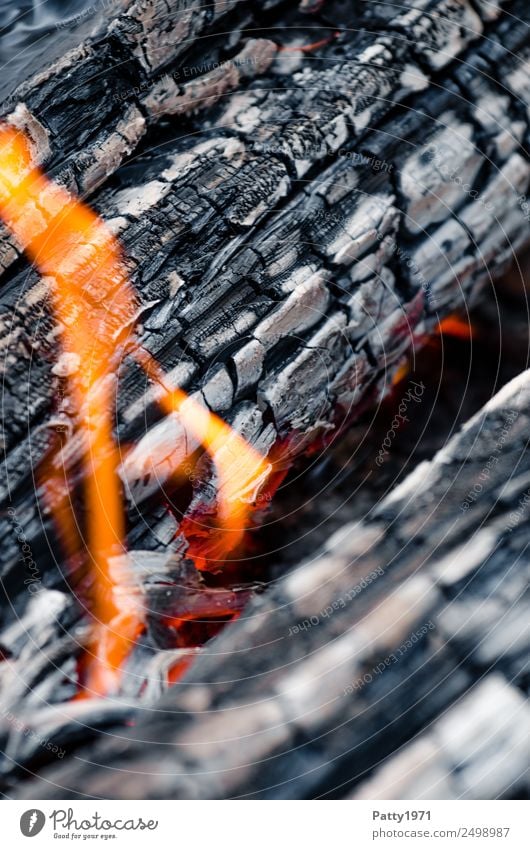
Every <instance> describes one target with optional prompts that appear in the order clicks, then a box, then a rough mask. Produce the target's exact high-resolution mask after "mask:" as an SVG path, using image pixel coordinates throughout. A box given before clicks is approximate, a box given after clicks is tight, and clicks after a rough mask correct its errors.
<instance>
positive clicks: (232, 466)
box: [0, 124, 271, 693]
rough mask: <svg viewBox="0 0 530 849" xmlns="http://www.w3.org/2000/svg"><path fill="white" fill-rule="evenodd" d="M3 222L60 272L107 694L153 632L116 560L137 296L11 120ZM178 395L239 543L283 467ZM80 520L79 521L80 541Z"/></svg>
mask: <svg viewBox="0 0 530 849" xmlns="http://www.w3.org/2000/svg"><path fill="white" fill-rule="evenodd" d="M0 218H2V219H3V221H4V222H5V224H6V225H7V226H8V228H9V229H10V230H11V231H12V233H13V234H14V235H15V237H16V239H17V241H18V243H19V245H20V246H21V247H22V248H23V249H24V250H25V251H26V253H27V255H28V256H29V258H30V259H31V260H32V261H33V262H34V263H35V265H36V266H37V268H38V269H39V271H40V272H41V274H43V275H45V276H46V277H47V278H48V282H49V284H50V286H51V291H52V303H53V309H54V312H55V316H56V318H57V319H58V322H59V326H60V329H61V336H62V347H63V357H66V358H67V360H66V362H67V369H66V371H67V374H68V378H69V381H70V386H71V390H72V394H73V397H74V401H75V406H76V410H77V412H78V415H79V419H80V422H81V425H82V428H81V430H82V435H83V439H84V458H83V461H84V465H85V472H86V475H85V477H86V482H85V502H86V515H87V527H86V534H87V549H88V553H89V557H90V561H91V564H92V569H93V575H94V597H93V600H92V615H93V617H94V619H95V621H96V627H95V633H94V645H93V656H92V658H91V660H90V661H89V664H88V665H89V670H88V676H87V677H88V683H87V689H88V690H90V691H92V692H94V691H95V692H96V693H105V692H108V691H109V690H112V689H114V688H115V687H116V685H117V683H118V681H119V668H120V666H121V665H122V664H123V661H124V660H125V659H126V657H127V655H128V653H129V651H130V649H131V647H132V645H133V643H134V641H135V640H136V639H137V638H138V636H139V634H140V633H141V630H142V627H143V623H142V617H141V612H140V611H139V610H123V609H120V607H119V606H118V605H117V604H116V601H115V597H116V593H114V589H115V585H114V583H113V579H112V576H111V573H110V568H109V558H110V557H111V556H113V555H115V554H116V553H119V552H120V551H123V545H124V536H125V528H124V509H123V502H122V492H121V488H120V484H119V478H118V475H117V467H118V459H119V458H118V452H117V449H116V446H115V443H114V439H113V432H112V431H113V427H112V424H113V423H112V415H111V411H112V393H113V390H114V387H115V377H114V374H115V368H116V365H117V358H118V356H119V355H123V353H124V352H125V342H124V341H122V342H121V343H116V334H117V333H118V332H119V331H120V329H121V328H122V327H124V326H130V325H131V324H132V322H133V318H134V314H135V312H136V298H135V295H134V292H133V290H132V288H131V286H130V284H129V281H128V277H127V273H126V269H125V266H124V261H123V255H122V251H121V248H120V245H119V243H118V241H117V240H116V239H115V237H114V236H113V234H112V233H111V232H110V230H109V229H108V227H107V226H106V225H105V223H104V222H103V221H102V220H101V219H100V218H99V217H98V216H97V215H96V214H95V213H94V212H92V211H91V210H90V209H89V208H88V207H87V206H86V205H85V204H83V203H82V202H81V201H79V200H78V199H76V198H74V197H73V196H72V195H71V194H69V193H68V192H67V191H66V190H65V189H64V188H62V187H60V186H58V185H57V184H55V183H53V182H52V181H51V180H49V179H48V178H47V177H46V176H45V175H44V174H43V173H42V172H41V171H40V170H39V169H38V168H37V167H36V166H35V164H34V161H33V155H32V149H31V143H30V141H29V139H28V138H26V136H25V135H24V134H23V133H22V132H21V131H19V130H17V129H15V128H14V127H11V126H9V125H6V124H4V125H0ZM133 348H134V351H135V356H136V357H137V358H138V359H139V360H140V362H141V363H142V365H143V366H144V367H145V369H146V371H147V373H148V374H149V375H150V376H151V377H153V378H154V379H156V380H157V381H158V382H159V383H160V384H161V385H162V386H164V387H165V382H164V381H165V377H164V375H163V373H162V371H161V370H160V369H159V367H158V365H157V364H156V363H155V361H154V360H153V359H152V358H151V357H150V356H149V355H148V354H147V352H144V351H143V349H140V348H139V347H138V346H133ZM166 390H167V391H166V393H165V395H164V398H163V400H162V405H163V408H164V409H165V410H166V412H168V413H174V412H176V411H178V412H179V415H180V417H181V419H182V420H183V423H184V425H185V427H186V428H187V429H189V430H190V431H191V432H192V433H193V434H194V435H195V436H196V438H197V440H198V441H199V442H200V443H201V444H202V445H203V446H204V447H205V448H206V449H207V450H208V451H209V452H210V454H211V456H212V458H213V459H214V462H215V465H216V468H217V473H218V477H219V481H220V489H219V494H218V502H219V513H220V519H221V522H222V525H223V529H224V530H225V531H226V532H227V534H228V538H227V543H226V545H227V549H228V550H231V549H232V547H233V546H234V545H236V544H237V543H238V542H239V540H240V539H241V536H242V534H243V531H244V529H245V527H246V523H247V521H248V513H249V509H250V508H249V502H250V501H252V498H253V495H254V494H255V492H256V488H257V487H259V486H260V485H261V483H262V482H263V481H264V480H265V479H266V477H267V476H268V474H269V472H270V468H271V467H270V465H267V464H265V463H264V461H263V458H262V457H261V455H260V454H258V453H257V452H256V451H254V449H252V448H251V447H250V446H249V445H248V444H247V443H246V442H245V440H244V439H243V438H242V437H241V436H239V435H238V434H237V433H235V432H234V431H233V430H232V429H231V428H230V427H229V426H228V425H227V424H225V423H224V422H223V421H221V420H220V419H219V418H217V417H216V416H214V415H213V414H212V413H210V412H209V411H207V410H205V409H204V408H202V407H201V406H200V405H199V404H194V403H190V401H191V399H189V398H188V396H187V395H186V393H185V392H183V391H182V390H180V389H167V387H166ZM185 400H187V401H188V404H187V405H186V407H185V408H184V407H182V404H183V401H185ZM52 488H53V483H52ZM56 489H58V490H61V487H60V486H59V487H57V486H56ZM65 491H67V487H66V488H65V487H64V485H63V486H62V497H61V498H59V499H58V500H59V502H60V503H59V504H57V502H55V503H54V504H52V507H53V509H54V515H55V518H56V521H61V522H63V521H64V522H65V523H66V522H67V518H66V515H65V514H66V512H67V511H66V510H65V502H66V498H65V497H64V493H65ZM70 518H71V517H70ZM73 524H74V523H72V521H69V526H70V531H69V534H70V536H71V534H72V530H71V529H72V526H73Z"/></svg>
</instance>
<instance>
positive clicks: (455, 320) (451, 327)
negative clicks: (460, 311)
mask: <svg viewBox="0 0 530 849" xmlns="http://www.w3.org/2000/svg"><path fill="white" fill-rule="evenodd" d="M438 333H439V334H440V335H441V336H454V337H456V338H457V339H463V340H470V339H473V337H474V336H475V332H474V329H473V326H472V324H471V322H470V321H464V319H463V318H460V317H459V316H457V315H449V316H447V318H443V319H442V320H441V321H440V322H438Z"/></svg>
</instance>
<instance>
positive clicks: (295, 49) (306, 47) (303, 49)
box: [279, 30, 340, 53]
mask: <svg viewBox="0 0 530 849" xmlns="http://www.w3.org/2000/svg"><path fill="white" fill-rule="evenodd" d="M339 35H340V32H339V31H338V30H337V32H334V33H332V35H329V36H327V38H321V39H320V41H313V42H312V44H295V45H291V46H289V47H280V48H279V52H280V53H311V52H312V51H313V50H318V49H319V48H320V47H325V46H326V45H327V44H331V42H332V41H333V40H334V39H335V38H338V36H339Z"/></svg>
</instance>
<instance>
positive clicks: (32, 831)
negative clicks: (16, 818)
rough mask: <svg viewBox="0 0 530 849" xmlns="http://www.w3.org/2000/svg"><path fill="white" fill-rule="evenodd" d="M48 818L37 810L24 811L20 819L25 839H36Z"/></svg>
mask: <svg viewBox="0 0 530 849" xmlns="http://www.w3.org/2000/svg"><path fill="white" fill-rule="evenodd" d="M45 822H46V817H45V816H44V814H43V813H42V811H39V810H38V809H37V808H31V810H29V811H24V813H23V814H22V816H21V817H20V830H21V832H22V834H23V835H24V837H35V835H36V834H38V833H39V832H40V831H42V829H43V828H44V823H45Z"/></svg>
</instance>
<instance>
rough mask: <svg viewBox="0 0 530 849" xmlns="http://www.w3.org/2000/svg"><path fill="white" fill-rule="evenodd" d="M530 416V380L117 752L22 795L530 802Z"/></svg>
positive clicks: (212, 648) (255, 606)
mask: <svg viewBox="0 0 530 849" xmlns="http://www.w3.org/2000/svg"><path fill="white" fill-rule="evenodd" d="M529 410H530V372H524V373H523V374H522V375H520V376H519V377H518V378H516V379H515V380H513V381H512V382H511V383H509V384H508V385H507V386H506V387H504V389H502V390H501V392H499V393H498V395H496V396H495V397H494V398H493V399H492V401H490V402H489V403H488V404H487V405H486V406H485V408H483V409H482V410H481V411H479V413H477V414H476V415H475V416H474V417H473V418H472V419H471V420H470V421H469V422H468V423H467V424H466V426H465V427H464V428H463V429H462V431H461V432H460V433H459V434H458V435H457V436H455V437H454V438H453V439H452V440H451V441H450V442H449V443H448V444H447V445H446V446H445V447H444V448H443V449H442V450H441V451H439V452H438V454H437V455H436V456H435V457H434V458H433V460H432V461H429V462H424V463H422V464H421V465H420V466H418V467H417V469H416V470H415V471H414V472H413V473H412V474H411V475H410V476H409V477H408V478H406V479H405V481H404V482H403V483H402V484H401V485H400V486H398V487H397V488H396V489H395V490H394V491H393V492H392V493H391V494H390V495H389V496H388V497H387V498H386V499H384V500H383V502H381V504H380V505H379V506H377V507H375V508H374V510H373V511H372V512H371V513H370V515H369V516H368V517H367V519H366V520H365V521H364V522H361V523H355V524H352V525H349V526H345V527H344V528H343V529H341V530H340V531H339V532H338V533H336V534H335V535H334V537H333V538H331V539H330V540H329V543H328V544H327V546H326V547H325V549H324V550H321V551H319V552H317V553H316V555H315V556H314V557H313V558H311V559H310V560H309V561H307V562H305V563H303V564H301V565H300V566H299V568H297V569H296V570H294V571H293V572H292V573H290V574H288V575H287V576H286V577H284V578H283V579H281V580H280V581H278V582H277V583H276V585H275V586H274V587H272V588H270V589H269V591H268V592H267V593H266V594H265V595H264V596H261V597H257V598H255V599H254V600H253V601H251V602H250V603H249V604H248V606H247V607H246V609H245V613H244V616H243V617H242V618H241V619H240V620H239V621H238V622H237V623H234V624H232V625H231V626H230V627H229V628H227V629H225V630H224V631H223V632H222V634H221V635H220V636H219V637H217V638H216V639H215V640H213V642H212V643H211V644H210V645H209V647H208V650H207V651H205V652H203V653H202V654H201V655H200V656H199V657H198V658H197V660H196V661H195V663H194V664H193V666H192V667H191V669H190V670H189V671H188V673H187V674H186V676H185V677H184V678H183V679H182V681H181V682H179V683H177V684H176V685H175V686H174V687H172V688H171V689H169V690H168V691H167V692H166V693H165V695H163V696H162V697H161V698H160V699H159V700H157V701H155V702H154V705H153V707H154V708H155V709H154V710H152V709H151V710H149V709H148V708H147V707H146V708H144V709H141V708H140V709H138V710H137V711H136V716H137V722H136V723H135V726H134V728H133V729H132V730H129V731H127V732H126V733H125V735H123V734H121V733H120V739H119V741H117V742H116V743H109V742H108V741H105V743H104V744H102V745H99V747H98V746H97V745H96V746H95V747H93V748H92V749H91V750H90V757H89V758H87V759H86V760H84V759H83V756H82V754H81V756H80V757H79V759H72V760H71V761H70V762H67V761H65V762H64V763H62V764H61V765H60V767H57V766H55V767H51V768H49V769H48V770H47V771H45V772H44V773H43V775H42V778H41V779H39V780H38V781H37V782H32V783H30V784H29V785H28V787H27V788H26V789H25V790H24V791H23V792H24V793H25V794H27V797H28V798H43V797H54V796H58V797H61V796H64V795H65V794H68V795H70V794H73V795H74V796H75V797H76V798H86V797H87V796H88V797H91V796H95V797H98V796H102V797H105V798H106V797H111V798H137V797H138V794H142V796H143V797H144V798H168V797H169V798H173V797H176V798H200V799H204V798H242V797H244V798H269V799H270V798H295V799H297V798H298V799H299V798H314V797H317V796H318V797H322V796H327V797H332V798H336V797H341V796H344V795H347V794H348V793H353V794H354V796H355V798H373V797H374V796H375V797H377V798H388V797H390V798H441V797H442V798H459V797H460V796H463V797H464V798H478V799H480V798H496V797H498V796H503V795H508V796H511V795H517V794H518V793H524V792H525V788H526V781H527V775H526V770H527V764H526V757H525V740H526V739H527V738H528V732H529V730H530V712H529V711H528V704H527V702H526V700H525V698H524V695H523V694H524V693H525V692H526V690H527V687H528V652H529V648H530V627H529V621H530V619H529V615H528V614H529V603H528V575H527V571H528V570H527V566H526V556H525V552H526V551H527V548H528V541H529V530H528V521H527V514H528V509H529V506H530V495H529V483H530V452H529V450H528V428H529V425H530V422H529V417H530V413H529ZM220 658H222V662H220ZM56 716H57V718H56V720H55V723H56V727H57V724H58V723H59V722H62V721H64V718H63V717H62V707H59V708H57V709H56ZM462 717H464V721H462ZM25 721H27V722H28V723H31V722H33V723H35V726H33V727H38V720H37V719H36V718H35V717H34V715H33V713H32V714H31V715H28V716H27V718H26V720H25ZM48 723H49V724H48V725H46V726H45V727H46V728H50V727H53V722H52V721H51V718H50V717H48ZM418 734H419V736H418V737H416V735H418ZM415 737H416V739H415V740H414V741H412V740H413V738H415ZM242 740H244V745H241V741H242ZM497 744H498V745H497ZM400 747H403V748H402V749H401V751H400V752H399V753H397V754H394V753H395V752H396V751H397V750H399V749H400ZM392 756H393V757H392ZM98 758H99V760H98ZM385 759H389V760H388V761H387V763H385ZM98 763H99V764H101V765H102V766H98ZM381 764H383V766H381ZM404 767H406V769H404ZM113 769H118V770H119V771H120V773H119V774H120V781H119V783H118V782H116V779H115V775H114V773H113ZM418 782H419V783H420V784H421V788H422V789H421V791H418ZM353 788H357V789H356V790H355V789H353ZM418 792H419V796H417V795H414V794H416V793H418ZM392 793H395V794H396V795H394V796H393V795H392ZM371 794H373V795H371ZM482 794H485V795H482Z"/></svg>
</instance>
